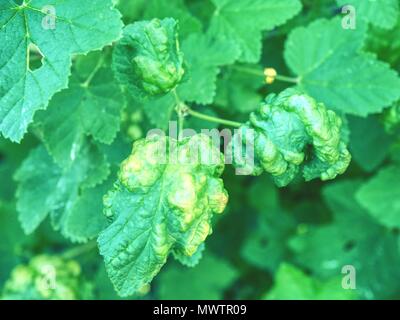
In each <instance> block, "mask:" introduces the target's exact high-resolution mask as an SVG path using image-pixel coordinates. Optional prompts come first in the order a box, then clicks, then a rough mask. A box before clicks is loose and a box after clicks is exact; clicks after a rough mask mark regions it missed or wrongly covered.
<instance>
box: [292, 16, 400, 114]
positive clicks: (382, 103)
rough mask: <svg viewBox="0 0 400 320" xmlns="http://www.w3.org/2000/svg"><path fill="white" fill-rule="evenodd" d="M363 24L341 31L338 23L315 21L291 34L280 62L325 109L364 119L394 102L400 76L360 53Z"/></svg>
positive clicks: (338, 20) (335, 20)
mask: <svg viewBox="0 0 400 320" xmlns="http://www.w3.org/2000/svg"><path fill="white" fill-rule="evenodd" d="M365 36H366V26H365V25H364V24H360V25H359V26H358V27H357V29H355V30H345V29H343V28H342V25H341V20H340V19H339V18H334V19H332V20H325V19H320V20H317V21H315V22H313V23H311V24H310V25H309V26H307V27H299V28H297V29H295V30H293V31H292V32H291V34H290V35H289V38H288V39H287V41H286V48H285V60H286V63H287V64H288V66H289V67H290V68H291V70H292V71H293V72H294V73H295V74H297V75H298V76H299V83H298V85H299V87H300V88H301V89H303V90H305V91H306V92H307V93H308V94H309V95H311V96H312V97H314V98H315V99H317V100H318V101H321V102H323V103H325V104H326V105H327V106H328V107H329V108H332V109H334V110H340V111H343V112H345V113H349V114H354V115H359V116H366V115H368V114H370V113H376V112H380V111H382V109H383V108H385V107H387V106H390V105H391V104H392V103H393V102H394V101H396V100H398V99H399V98H400V90H399V88H400V78H399V76H398V74H397V73H396V72H395V71H394V70H392V69H390V67H389V65H387V64H386V63H384V62H381V61H378V60H377V59H376V58H375V56H374V55H372V54H369V53H365V52H362V51H361V48H362V47H363V45H364V42H365Z"/></svg>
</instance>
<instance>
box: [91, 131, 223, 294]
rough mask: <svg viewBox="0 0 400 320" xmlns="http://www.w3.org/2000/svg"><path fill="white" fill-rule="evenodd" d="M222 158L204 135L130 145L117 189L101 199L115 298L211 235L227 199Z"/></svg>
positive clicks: (103, 241) (102, 241)
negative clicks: (174, 255) (171, 257)
mask: <svg viewBox="0 0 400 320" xmlns="http://www.w3.org/2000/svg"><path fill="white" fill-rule="evenodd" d="M223 169H224V158H223V155H222V154H221V153H220V152H219V150H218V149H217V148H215V147H214V146H213V144H212V141H211V139H210V138H208V137H207V136H204V135H197V136H193V137H191V138H185V139H183V140H182V141H179V142H177V141H176V140H174V139H172V138H166V137H161V136H157V135H156V136H152V137H148V138H146V139H142V140H139V141H137V142H135V143H134V146H133V150H132V154H131V155H130V156H129V158H128V159H126V160H125V161H124V162H123V163H122V165H121V170H120V172H119V179H118V182H117V183H116V185H115V188H114V189H113V190H111V191H110V192H109V193H108V194H107V196H106V197H105V199H104V204H105V208H106V209H105V214H106V215H107V216H108V217H109V218H110V219H112V220H113V222H112V224H111V225H110V226H109V227H108V228H107V229H106V230H104V231H103V232H102V233H101V234H100V237H99V239H98V242H99V248H100V253H101V254H102V255H103V256H104V259H105V263H106V268H107V271H108V274H109V276H110V278H111V281H112V282H113V284H114V286H115V288H116V290H117V291H118V293H119V294H120V295H121V296H128V295H131V294H133V293H134V292H136V291H138V290H140V289H141V288H142V287H143V286H145V285H147V284H148V283H150V281H151V280H152V279H153V278H154V276H155V275H156V274H157V273H158V272H159V271H160V269H161V267H162V266H163V265H164V264H165V262H166V260H167V257H168V255H169V253H170V252H171V251H172V250H173V251H176V252H179V254H180V255H186V256H192V255H193V254H194V253H195V252H196V251H197V250H198V247H199V246H200V245H201V244H202V243H203V242H204V240H205V239H206V237H207V236H208V235H209V234H210V232H211V218H212V216H213V213H214V212H215V213H221V212H222V211H223V210H224V208H225V206H226V203H227V200H228V196H227V193H226V191H225V190H224V188H223V183H222V180H221V179H219V176H220V175H221V173H222V171H223Z"/></svg>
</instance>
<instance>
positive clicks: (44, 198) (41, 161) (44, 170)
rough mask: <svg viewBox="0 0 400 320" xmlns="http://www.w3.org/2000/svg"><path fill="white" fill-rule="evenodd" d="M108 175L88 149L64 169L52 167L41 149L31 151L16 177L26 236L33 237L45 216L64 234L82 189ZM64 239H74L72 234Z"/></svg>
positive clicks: (102, 162) (101, 160) (98, 157)
mask: <svg viewBox="0 0 400 320" xmlns="http://www.w3.org/2000/svg"><path fill="white" fill-rule="evenodd" d="M108 174H109V168H108V164H107V162H106V161H105V159H104V156H103V155H102V154H101V153H99V151H98V150H97V149H96V148H94V147H90V146H89V145H88V146H87V148H86V149H85V150H82V152H81V153H80V154H79V156H78V157H77V158H76V159H75V160H74V162H72V164H71V166H70V167H68V168H65V169H62V168H60V167H59V166H58V165H57V164H55V163H54V161H53V159H52V158H51V156H50V155H49V154H48V153H47V151H46V149H45V148H44V147H43V146H39V147H38V148H36V149H34V150H33V151H32V152H31V153H30V155H29V157H28V158H27V159H26V160H25V161H24V162H23V164H22V166H21V167H20V168H19V169H18V171H17V173H16V175H15V179H16V180H17V181H18V182H19V185H18V190H17V209H18V212H19V220H20V222H21V225H22V228H23V229H24V231H25V233H27V234H29V233H32V232H33V231H34V230H35V229H36V228H37V227H38V226H39V224H40V223H41V222H42V221H43V220H44V219H45V218H46V217H47V215H48V214H50V215H51V220H52V223H53V226H54V228H55V229H57V230H58V229H61V230H62V231H64V230H63V227H64V223H65V220H66V219H67V217H68V214H69V212H70V211H71V209H72V208H73V206H74V205H75V203H76V201H77V200H78V199H79V193H80V190H81V188H89V187H93V186H95V185H96V184H98V183H99V182H101V181H103V180H104V179H105V178H107V176H108ZM66 236H70V237H71V238H74V237H73V235H72V234H71V235H66Z"/></svg>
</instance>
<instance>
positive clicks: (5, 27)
mask: <svg viewBox="0 0 400 320" xmlns="http://www.w3.org/2000/svg"><path fill="white" fill-rule="evenodd" d="M20 3H21V1H20ZM47 4H48V3H46V2H43V1H40V0H31V1H25V0H24V1H22V4H20V5H18V4H17V3H16V2H15V1H2V3H1V4H0V25H1V28H0V43H3V44H4V46H2V48H1V49H0V76H1V78H2V79H7V80H6V81H1V84H0V132H1V133H2V134H3V135H4V136H5V137H7V138H9V139H11V140H12V141H20V140H21V139H22V137H23V135H24V133H25V132H26V130H27V127H28V125H29V123H31V122H32V119H33V116H34V114H35V112H36V111H37V110H40V109H45V108H46V107H47V104H48V102H49V100H50V98H51V97H52V96H53V95H54V94H55V93H56V92H57V91H60V90H61V89H63V88H66V87H67V83H68V74H69V69H70V65H71V55H72V54H77V53H87V52H89V51H92V50H95V49H100V48H102V47H104V46H105V45H107V44H110V43H111V42H112V41H114V40H116V39H118V37H119V35H120V32H121V28H122V23H121V20H120V14H119V12H118V11H117V10H114V9H112V4H111V0H99V1H95V2H94V1H89V2H87V3H86V4H85V6H84V8H83V7H82V4H81V1H79V0H54V1H51V6H50V7H49V6H46V5H47ZM46 8H47V9H46ZM49 8H51V10H50V9H49ZM50 11H51V12H50ZM49 12H50V13H49ZM34 54H35V55H36V56H38V57H43V58H42V64H43V65H42V66H41V67H40V68H39V69H36V70H32V69H33V67H32V66H31V65H30V58H31V56H32V55H34Z"/></svg>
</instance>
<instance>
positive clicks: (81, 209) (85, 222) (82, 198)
mask: <svg viewBox="0 0 400 320" xmlns="http://www.w3.org/2000/svg"><path fill="white" fill-rule="evenodd" d="M111 186H112V180H111V179H109V180H108V181H106V182H104V183H102V184H100V185H98V186H96V187H94V188H90V189H84V190H83V191H82V192H81V193H80V195H79V197H78V199H77V201H76V202H75V204H74V205H73V207H72V208H71V210H70V211H69V213H68V215H67V217H66V219H65V223H64V227H63V231H64V233H65V234H67V235H70V236H71V237H73V239H74V240H76V241H79V242H85V241H87V240H90V239H94V238H95V237H97V236H98V235H99V233H100V232H101V231H102V230H104V229H105V228H106V227H107V225H108V223H107V218H106V217H105V216H104V214H103V195H104V194H106V193H107V191H108V190H109V189H110V187H111Z"/></svg>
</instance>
